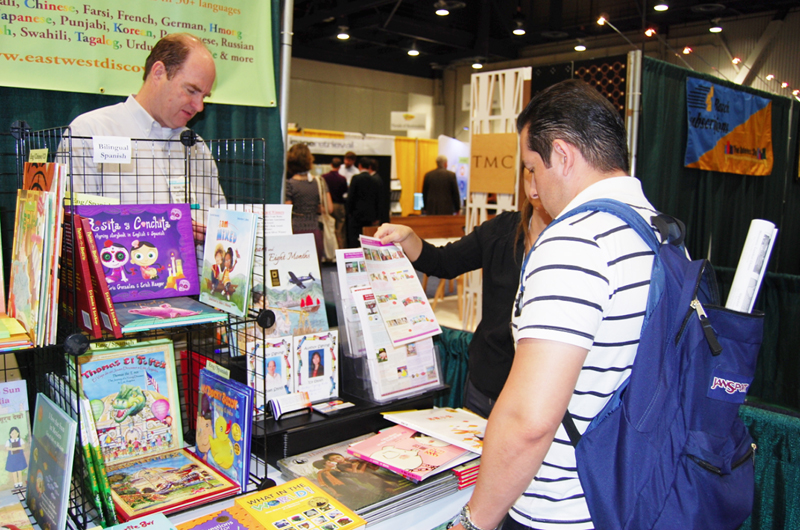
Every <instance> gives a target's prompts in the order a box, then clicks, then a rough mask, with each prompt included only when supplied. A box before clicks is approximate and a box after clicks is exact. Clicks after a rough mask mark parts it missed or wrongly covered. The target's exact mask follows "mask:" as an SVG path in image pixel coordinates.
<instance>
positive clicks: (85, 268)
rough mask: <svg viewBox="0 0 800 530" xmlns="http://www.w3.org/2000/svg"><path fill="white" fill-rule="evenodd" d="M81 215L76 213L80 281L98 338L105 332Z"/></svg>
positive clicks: (76, 242)
mask: <svg viewBox="0 0 800 530" xmlns="http://www.w3.org/2000/svg"><path fill="white" fill-rule="evenodd" d="M80 219H81V218H80V216H78V215H76V216H75V218H74V220H75V246H76V247H77V248H78V265H79V269H78V273H79V274H80V280H79V281H80V282H81V284H82V287H83V289H84V292H85V293H86V294H85V296H84V301H85V302H87V303H88V307H87V310H88V311H89V314H90V317H91V320H92V336H93V337H94V338H96V339H99V338H102V337H103V332H102V330H101V329H100V313H99V312H98V311H97V303H96V299H95V295H94V289H93V288H92V276H91V272H90V271H89V253H88V251H87V250H86V240H85V236H84V235H83V226H82V224H81V220H80Z"/></svg>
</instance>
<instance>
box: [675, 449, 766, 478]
mask: <svg viewBox="0 0 800 530" xmlns="http://www.w3.org/2000/svg"><path fill="white" fill-rule="evenodd" d="M755 454H756V444H754V443H751V444H750V449H748V450H747V452H746V453H745V454H744V455H743V456H742V457H741V458H740V459H739V460H737V461H736V462H733V464H731V471H733V470H734V469H736V468H737V467H739V466H741V465H742V464H744V463H745V462H747V461H748V460H749V459H750V458H751V457H753V456H754V455H755ZM686 456H688V457H689V458H690V459H691V460H692V461H693V462H694V463H695V464H697V465H698V466H700V467H702V468H703V469H705V470H706V471H710V472H712V473H716V474H717V475H722V470H721V469H720V468H718V467H717V466H715V465H712V464H709V463H708V462H706V461H705V460H700V459H699V458H698V457H696V456H694V455H686Z"/></svg>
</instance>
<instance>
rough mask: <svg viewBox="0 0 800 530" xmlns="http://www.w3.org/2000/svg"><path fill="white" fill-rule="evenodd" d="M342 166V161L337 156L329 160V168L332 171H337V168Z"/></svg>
mask: <svg viewBox="0 0 800 530" xmlns="http://www.w3.org/2000/svg"><path fill="white" fill-rule="evenodd" d="M341 165H342V159H341V158H339V157H338V156H335V157H333V158H332V159H331V167H332V168H333V169H339V166H341Z"/></svg>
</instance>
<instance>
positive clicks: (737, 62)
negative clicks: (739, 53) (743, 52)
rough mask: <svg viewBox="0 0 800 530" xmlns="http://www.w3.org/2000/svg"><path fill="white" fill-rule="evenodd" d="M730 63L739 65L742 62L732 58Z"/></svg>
mask: <svg viewBox="0 0 800 530" xmlns="http://www.w3.org/2000/svg"><path fill="white" fill-rule="evenodd" d="M731 62H732V63H733V64H739V63H741V62H742V60H741V59H739V58H738V57H734V58H733V59H731Z"/></svg>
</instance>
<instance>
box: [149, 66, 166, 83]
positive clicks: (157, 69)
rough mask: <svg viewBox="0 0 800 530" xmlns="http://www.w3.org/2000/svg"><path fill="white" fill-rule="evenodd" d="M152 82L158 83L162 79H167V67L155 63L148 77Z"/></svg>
mask: <svg viewBox="0 0 800 530" xmlns="http://www.w3.org/2000/svg"><path fill="white" fill-rule="evenodd" d="M148 77H152V78H153V80H154V81H160V80H161V79H162V78H163V79H165V80H166V79H167V67H166V66H164V63H162V62H161V61H156V62H154V63H153V66H152V67H151V68H150V75H149V76H148Z"/></svg>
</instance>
